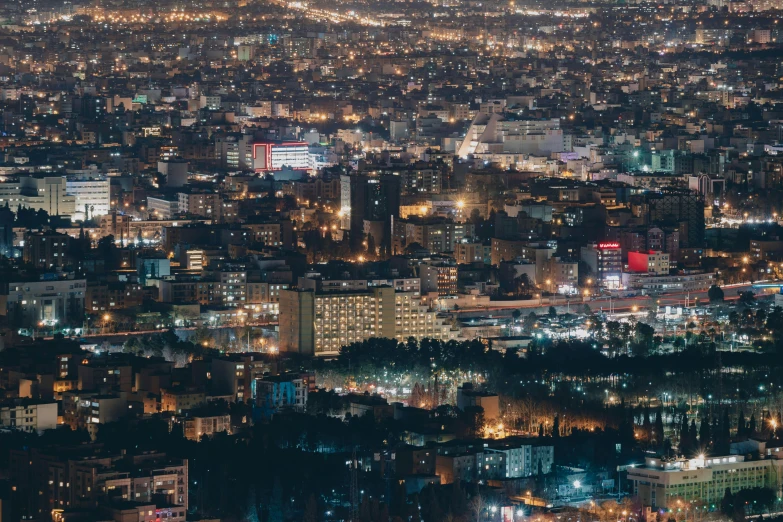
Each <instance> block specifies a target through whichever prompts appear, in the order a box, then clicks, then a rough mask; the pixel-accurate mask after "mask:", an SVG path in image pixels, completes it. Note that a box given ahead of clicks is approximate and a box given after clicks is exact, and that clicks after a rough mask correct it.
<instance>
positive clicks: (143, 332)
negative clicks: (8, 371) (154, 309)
mask: <svg viewBox="0 0 783 522" xmlns="http://www.w3.org/2000/svg"><path fill="white" fill-rule="evenodd" d="M243 326H250V327H253V328H262V327H268V326H277V322H256V323H247V324H243V325H220V326H207V328H209V329H210V330H220V329H225V328H241V327H243ZM196 328H198V327H197V326H182V327H175V328H174V330H177V331H184V330H195V329H196ZM165 331H166V330H134V331H132V332H98V333H90V334H83V335H79V336H78V338H79V339H86V338H89V337H98V338H104V339H107V338H111V337H117V338H122V337H128V336H130V335H152V334H159V333H163V332H165ZM43 339H53V337H51V336H44V337H43Z"/></svg>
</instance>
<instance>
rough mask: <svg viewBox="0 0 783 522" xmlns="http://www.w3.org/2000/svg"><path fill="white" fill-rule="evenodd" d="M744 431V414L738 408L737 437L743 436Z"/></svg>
mask: <svg viewBox="0 0 783 522" xmlns="http://www.w3.org/2000/svg"><path fill="white" fill-rule="evenodd" d="M746 429H747V424H745V412H743V411H742V409H741V408H740V411H739V417H738V418H737V437H742V436H744V435H745V430H746Z"/></svg>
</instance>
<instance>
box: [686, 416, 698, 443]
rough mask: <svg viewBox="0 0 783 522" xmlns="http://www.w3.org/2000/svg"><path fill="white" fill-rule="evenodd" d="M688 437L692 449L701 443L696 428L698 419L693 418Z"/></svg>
mask: <svg viewBox="0 0 783 522" xmlns="http://www.w3.org/2000/svg"><path fill="white" fill-rule="evenodd" d="M688 438H689V439H690V441H689V444H690V448H691V450H694V449H696V446H698V445H699V438H698V430H697V429H696V419H691V427H690V429H689V430H688Z"/></svg>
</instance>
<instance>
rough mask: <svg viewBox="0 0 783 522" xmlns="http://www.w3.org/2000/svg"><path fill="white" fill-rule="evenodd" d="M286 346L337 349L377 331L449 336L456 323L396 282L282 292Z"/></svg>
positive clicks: (390, 335)
mask: <svg viewBox="0 0 783 522" xmlns="http://www.w3.org/2000/svg"><path fill="white" fill-rule="evenodd" d="M279 317H280V349H281V350H284V351H290V352H298V353H303V354H310V355H333V354H336V353H338V352H339V351H340V348H341V347H342V346H346V345H348V344H351V343H353V342H360V341H363V340H365V339H369V338H371V337H385V338H396V339H399V340H404V339H407V338H408V337H415V338H424V337H429V338H432V339H448V338H450V337H451V336H452V332H451V328H450V326H449V325H448V324H445V323H444V322H443V320H442V319H440V318H439V317H437V314H436V313H435V312H432V311H430V310H429V309H428V308H427V307H426V306H423V305H422V304H421V300H420V297H419V296H418V295H414V294H413V293H407V292H399V293H396V292H395V290H394V288H391V287H373V288H369V289H367V290H352V291H342V292H338V291H335V292H316V291H313V290H283V291H281V293H280V316H279Z"/></svg>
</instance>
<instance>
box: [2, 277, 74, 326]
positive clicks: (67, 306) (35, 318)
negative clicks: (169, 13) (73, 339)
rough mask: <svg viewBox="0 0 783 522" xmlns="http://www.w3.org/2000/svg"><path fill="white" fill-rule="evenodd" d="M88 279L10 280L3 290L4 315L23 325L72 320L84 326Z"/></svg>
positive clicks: (62, 323) (63, 322)
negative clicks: (85, 295)
mask: <svg viewBox="0 0 783 522" xmlns="http://www.w3.org/2000/svg"><path fill="white" fill-rule="evenodd" d="M86 290H87V281H86V280H84V279H58V280H52V281H19V282H11V283H6V286H5V288H4V289H2V291H0V315H4V316H7V317H8V320H9V321H11V322H13V324H15V325H17V326H19V327H21V328H31V327H36V326H37V325H38V324H39V323H41V322H43V323H45V324H48V325H54V324H59V325H60V326H63V325H65V324H68V323H73V324H78V325H79V326H80V327H81V326H82V321H83V319H84V293H85V291H86Z"/></svg>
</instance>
